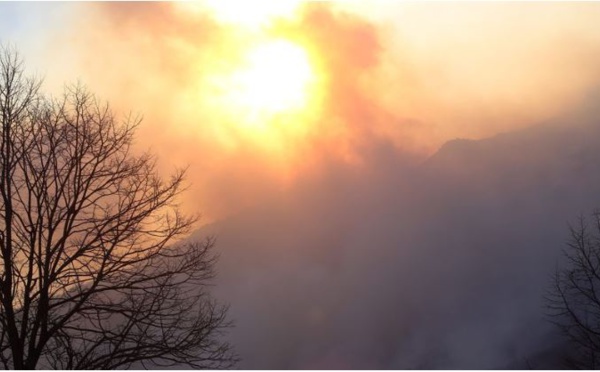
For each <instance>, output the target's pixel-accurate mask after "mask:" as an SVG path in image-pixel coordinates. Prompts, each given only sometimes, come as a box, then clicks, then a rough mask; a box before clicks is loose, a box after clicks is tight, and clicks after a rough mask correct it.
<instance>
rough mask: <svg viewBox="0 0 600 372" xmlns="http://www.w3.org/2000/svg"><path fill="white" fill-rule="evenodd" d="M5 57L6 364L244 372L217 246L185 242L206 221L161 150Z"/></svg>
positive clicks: (1, 328) (0, 157)
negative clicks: (136, 150) (47, 87)
mask: <svg viewBox="0 0 600 372" xmlns="http://www.w3.org/2000/svg"><path fill="white" fill-rule="evenodd" d="M39 90H40V83H39V82H38V81H36V80H33V79H28V78H26V77H25V76H24V73H23V67H22V64H21V61H20V59H19V57H18V54H17V53H16V52H15V51H12V50H8V49H2V50H1V51H0V114H1V118H0V119H1V128H0V131H1V139H0V198H1V199H0V361H1V362H2V364H3V366H4V367H5V368H14V369H23V368H27V369H34V368H36V367H43V368H61V369H66V368H77V369H88V368H94V369H96V368H102V369H112V368H126V367H130V366H135V367H137V368H145V367H148V368H150V367H168V366H174V365H187V366H191V367H197V368H207V367H208V368H217V367H227V366H230V365H232V364H233V363H234V362H235V357H234V356H233V355H232V353H231V351H230V348H229V345H228V344H227V343H224V342H222V341H220V335H221V333H222V332H223V330H224V329H225V328H226V327H227V326H228V323H227V322H226V320H225V314H226V310H227V309H226V308H225V307H223V306H218V305H217V304H216V303H215V302H214V301H213V300H212V299H211V298H210V296H209V294H208V292H207V284H208V282H209V281H210V279H211V278H212V277H213V275H214V273H213V267H214V265H215V260H216V258H215V256H214V255H213V254H212V253H211V248H212V247H213V246H214V240H212V239H207V240H206V241H204V242H195V243H182V242H181V239H182V238H183V237H184V236H185V235H186V234H188V233H189V231H190V228H191V227H192V225H193V223H194V222H195V218H192V217H188V216H185V215H184V214H182V213H181V212H180V211H179V210H178V209H177V205H176V198H177V197H178V195H179V194H180V193H181V192H182V186H183V180H184V176H185V171H183V170H180V171H177V172H176V173H175V174H174V175H172V176H171V178H170V179H168V180H163V179H162V178H161V177H159V176H158V174H157V172H156V166H155V159H154V157H153V156H152V155H151V154H143V155H141V156H135V155H134V154H133V153H132V151H131V144H132V140H133V136H134V132H135V129H136V127H137V125H138V124H139V120H137V119H135V118H128V119H127V120H126V121H125V122H123V123H121V122H119V121H118V120H117V119H116V118H115V116H114V115H113V113H112V111H111V110H110V108H109V106H108V105H106V104H101V103H99V102H98V101H97V100H96V99H95V98H94V96H93V95H91V94H90V93H88V92H87V91H86V90H85V89H84V88H82V87H81V86H74V87H71V88H69V89H67V91H66V92H65V94H64V95H63V96H62V97H61V98H59V99H48V98H45V97H43V96H42V95H41V94H40V92H39Z"/></svg>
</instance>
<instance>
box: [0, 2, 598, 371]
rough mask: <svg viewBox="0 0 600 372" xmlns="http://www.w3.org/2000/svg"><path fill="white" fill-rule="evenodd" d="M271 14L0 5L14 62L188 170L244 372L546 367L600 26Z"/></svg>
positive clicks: (512, 11)
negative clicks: (127, 127) (124, 123)
mask: <svg viewBox="0 0 600 372" xmlns="http://www.w3.org/2000/svg"><path fill="white" fill-rule="evenodd" d="M247 3H253V4H254V5H253V6H251V7H249V6H248V5H247ZM244 4H246V5H244ZM278 4H279V5H277V6H275V5H274V3H273V2H272V3H267V2H262V1H251V2H246V1H228V0H224V1H221V2H210V1H207V2H187V3H160V2H159V3H39V4H38V3H2V4H0V41H1V42H2V43H4V44H10V45H14V46H16V47H17V48H18V50H19V51H20V52H21V54H22V55H23V57H24V59H25V61H26V63H27V69H28V70H29V71H31V73H34V74H37V75H40V76H43V77H44V80H45V88H46V89H47V90H50V91H56V92H59V91H60V89H61V88H62V86H63V84H64V83H68V82H73V81H80V82H82V83H83V84H85V85H86V86H87V87H88V88H89V89H90V90H91V91H92V92H95V93H96V94H97V95H98V96H99V97H100V98H102V99H105V100H107V101H109V102H110V103H111V105H112V107H113V108H114V109H115V110H116V111H117V112H119V113H122V114H127V113H129V112H132V113H133V114H140V115H143V117H144V120H143V124H142V125H141V127H140V128H139V130H138V135H137V139H136V146H137V150H138V151H145V150H147V149H151V150H152V151H153V152H154V153H156V154H157V157H158V161H159V166H160V168H161V170H163V171H164V172H165V175H168V174H169V173H170V172H171V171H172V170H173V169H174V168H175V167H182V166H188V167H189V168H188V178H187V181H188V183H189V189H188V191H187V192H186V194H185V197H184V199H183V200H182V201H181V203H182V205H183V206H184V208H185V209H186V210H187V211H188V212H190V213H201V214H202V216H203V218H202V226H198V231H197V232H196V233H195V235H194V236H197V237H202V236H206V235H210V234H215V235H216V236H217V249H218V252H219V253H220V256H221V258H220V261H219V263H218V265H217V271H218V273H219V274H218V278H217V280H216V282H215V286H214V291H215V294H216V295H217V297H218V298H220V299H222V300H223V301H224V302H227V303H229V304H230V306H231V307H230V313H231V318H232V320H233V321H234V323H235V327H233V328H232V329H231V331H230V333H229V334H228V335H227V337H228V338H229V339H230V341H231V342H232V344H233V345H234V346H235V348H236V350H237V352H238V353H239V355H240V357H241V363H240V367H242V368H258V369H270V368H276V369H287V368H302V369H305V368H318V369H327V368H345V369H353V368H367V369H385V368H409V369H410V368H444V369H448V368H459V369H470V368H476V369H486V368H515V367H516V368H527V367H530V366H532V367H533V368H552V367H555V366H556V365H554V364H552V363H553V362H552V361H551V360H549V358H547V357H540V355H542V356H543V355H546V354H545V353H548V352H549V350H550V351H551V350H556V348H557V347H559V346H560V345H562V344H561V343H562V342H563V340H562V339H561V337H560V335H559V334H558V333H557V332H556V330H554V329H553V327H552V324H550V323H549V322H547V320H546V319H545V317H544V304H543V294H544V291H545V290H547V287H548V280H549V277H550V275H551V274H552V272H553V270H554V269H555V267H556V264H557V262H558V261H559V260H560V252H561V249H562V248H563V247H564V243H565V241H566V239H567V236H568V228H567V226H568V223H569V222H570V221H573V220H574V219H576V218H577V216H579V215H581V214H583V215H586V214H589V213H590V212H591V211H592V210H593V209H594V208H596V207H600V196H599V195H600V194H598V190H599V186H600V172H599V170H600V166H599V165H598V162H597V159H598V156H600V146H598V145H600V136H599V134H600V126H599V124H598V122H597V119H596V118H597V116H598V109H597V108H596V105H597V100H598V99H599V96H600V95H599V92H600V91H599V90H598V88H599V83H600V70H599V69H598V66H599V63H600V29H599V28H598V27H597V25H598V24H599V22H600V4H598V3H593V2H592V3H587V2H586V3H566V2H524V3H517V2H481V3H476V2H389V1H383V0H382V1H369V2H368V3H367V2H355V1H350V2H348V1H344V2H342V1H340V2H296V1H283V2H281V3H278ZM557 345H559V346H557Z"/></svg>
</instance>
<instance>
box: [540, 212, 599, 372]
mask: <svg viewBox="0 0 600 372" xmlns="http://www.w3.org/2000/svg"><path fill="white" fill-rule="evenodd" d="M570 233H571V237H570V240H569V242H568V245H567V248H566V249H565V250H564V257H565V264H564V265H563V267H562V268H560V269H557V272H556V274H555V276H554V281H553V286H552V288H551V290H550V291H549V294H548V296H547V298H546V300H547V306H548V309H549V315H550V317H551V320H552V321H553V323H555V324H556V325H557V326H558V327H559V328H560V329H561V330H562V331H563V333H564V334H565V335H566V336H567V337H568V339H569V340H570V341H571V342H572V343H573V345H574V347H573V348H569V349H570V352H569V355H568V357H567V360H566V364H567V365H566V366H567V367H569V368H571V369H573V368H583V369H596V368H598V367H600V212H595V213H593V215H592V219H591V221H586V219H584V218H580V219H579V222H578V224H577V225H576V226H570Z"/></svg>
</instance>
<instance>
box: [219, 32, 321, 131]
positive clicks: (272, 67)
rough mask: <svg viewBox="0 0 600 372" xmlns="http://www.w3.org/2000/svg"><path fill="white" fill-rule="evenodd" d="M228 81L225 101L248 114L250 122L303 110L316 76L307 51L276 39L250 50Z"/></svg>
mask: <svg viewBox="0 0 600 372" xmlns="http://www.w3.org/2000/svg"><path fill="white" fill-rule="evenodd" d="M245 57H246V58H245V60H244V61H243V63H242V64H241V66H240V68H239V69H238V70H236V71H234V72H233V73H232V74H231V76H230V78H229V84H228V85H229V89H228V93H227V96H228V97H227V98H228V100H229V101H230V102H232V103H233V104H234V105H236V106H240V108H242V109H243V110H244V111H245V112H247V113H249V114H250V115H249V117H248V119H249V121H255V120H262V121H264V120H269V119H270V117H271V116H274V115H277V114H280V113H283V112H286V111H298V110H302V109H304V108H306V106H307V105H308V103H309V98H310V96H309V95H310V88H311V85H312V84H314V82H315V81H314V80H315V74H314V72H313V69H312V66H311V63H310V59H309V57H308V54H307V53H306V51H305V50H304V49H303V48H302V47H301V46H299V45H297V44H294V43H292V42H290V41H287V40H283V39H279V40H277V39H276V40H271V41H268V42H265V43H262V44H260V45H258V46H256V47H255V48H253V49H251V50H250V51H249V52H248V53H247V54H246V56H245Z"/></svg>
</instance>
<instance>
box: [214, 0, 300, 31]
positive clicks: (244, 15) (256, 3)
mask: <svg viewBox="0 0 600 372" xmlns="http://www.w3.org/2000/svg"><path fill="white" fill-rule="evenodd" d="M205 4H206V5H207V6H208V8H209V9H210V10H211V11H212V13H213V14H214V16H215V17H216V18H217V19H218V20H219V21H222V22H226V23H233V24H236V25H238V26H240V25H242V26H246V27H252V28H256V27H262V26H265V25H266V24H267V23H268V22H269V21H271V20H272V19H274V18H280V17H289V16H291V15H293V14H294V13H295V11H296V9H297V8H298V7H299V5H300V1H298V0H275V1H273V0H253V1H248V0H206V1H205Z"/></svg>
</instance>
